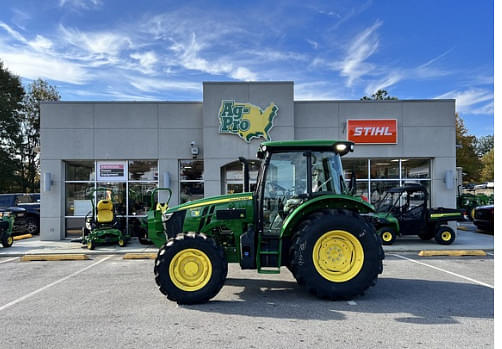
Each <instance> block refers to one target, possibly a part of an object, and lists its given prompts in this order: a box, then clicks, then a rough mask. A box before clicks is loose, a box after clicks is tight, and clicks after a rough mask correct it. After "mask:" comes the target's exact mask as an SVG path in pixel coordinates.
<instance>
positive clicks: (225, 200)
mask: <svg viewBox="0 0 502 349" xmlns="http://www.w3.org/2000/svg"><path fill="white" fill-rule="evenodd" d="M252 199H253V193H251V192H249V193H238V194H228V195H221V196H212V197H209V198H204V199H200V200H194V201H189V202H186V203H184V204H181V205H178V206H174V207H171V208H169V210H168V211H167V212H168V213H170V212H177V211H182V210H189V209H193V208H199V207H204V206H208V205H217V204H229V203H237V202H239V201H248V200H252Z"/></svg>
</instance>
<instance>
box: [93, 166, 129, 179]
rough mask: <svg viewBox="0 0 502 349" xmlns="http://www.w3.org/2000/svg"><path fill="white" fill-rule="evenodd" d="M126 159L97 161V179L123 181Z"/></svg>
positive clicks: (125, 175) (125, 172) (125, 176)
mask: <svg viewBox="0 0 502 349" xmlns="http://www.w3.org/2000/svg"><path fill="white" fill-rule="evenodd" d="M126 180H127V161H98V181H105V182H125V181H126Z"/></svg>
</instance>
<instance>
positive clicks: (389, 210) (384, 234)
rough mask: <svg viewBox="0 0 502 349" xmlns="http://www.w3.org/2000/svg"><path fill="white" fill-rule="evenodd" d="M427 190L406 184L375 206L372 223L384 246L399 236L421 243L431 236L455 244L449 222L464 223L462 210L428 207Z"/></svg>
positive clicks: (386, 195) (443, 243)
mask: <svg viewBox="0 0 502 349" xmlns="http://www.w3.org/2000/svg"><path fill="white" fill-rule="evenodd" d="M427 198H428V193H427V189H426V188H425V187H424V186H423V185H420V184H415V183H412V184H405V185H404V186H402V187H395V188H391V189H390V190H388V191H387V192H386V194H385V196H384V197H383V198H382V199H381V200H380V201H378V202H377V203H376V204H375V208H376V211H377V212H376V213H374V214H372V215H371V216H372V221H373V224H374V225H375V228H376V229H377V234H378V235H379V236H380V238H381V240H382V243H383V244H384V245H392V244H393V243H394V241H395V240H396V237H397V236H398V235H418V236H419V237H420V238H421V239H422V240H430V239H432V238H433V237H434V238H435V240H436V242H437V243H438V244H441V245H450V244H452V243H453V241H455V236H456V235H455V231H454V230H453V229H452V228H450V227H449V226H448V225H447V224H448V222H449V221H458V220H463V214H462V211H461V210H457V209H452V208H443V207H439V208H427Z"/></svg>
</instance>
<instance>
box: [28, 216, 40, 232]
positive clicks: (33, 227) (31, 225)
mask: <svg viewBox="0 0 502 349" xmlns="http://www.w3.org/2000/svg"><path fill="white" fill-rule="evenodd" d="M38 224H39V222H38V220H37V219H36V218H35V217H27V218H26V223H25V226H26V233H28V234H31V235H38V234H39V233H40V228H39V226H38Z"/></svg>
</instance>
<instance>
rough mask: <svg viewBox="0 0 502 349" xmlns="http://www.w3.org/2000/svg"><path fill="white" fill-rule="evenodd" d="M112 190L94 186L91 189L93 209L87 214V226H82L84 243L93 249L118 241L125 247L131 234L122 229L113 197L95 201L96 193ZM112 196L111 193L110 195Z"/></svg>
mask: <svg viewBox="0 0 502 349" xmlns="http://www.w3.org/2000/svg"><path fill="white" fill-rule="evenodd" d="M97 192H105V193H106V192H111V190H110V189H107V188H93V189H91V190H90V191H89V195H88V197H89V199H90V200H91V203H92V211H90V212H89V213H88V214H87V215H86V216H85V226H84V227H83V228H82V244H83V245H85V246H87V248H88V249H89V250H93V249H94V248H95V247H96V245H99V244H113V243H116V244H118V245H119V246H120V247H124V246H125V245H126V244H127V241H128V240H129V236H128V235H126V234H124V233H123V231H122V229H123V228H122V224H121V223H120V222H119V220H118V219H117V215H116V212H115V210H114V207H113V203H112V200H111V198H110V199H105V200H99V201H98V204H97V205H94V203H95V193H96V194H97ZM110 196H111V195H110Z"/></svg>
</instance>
